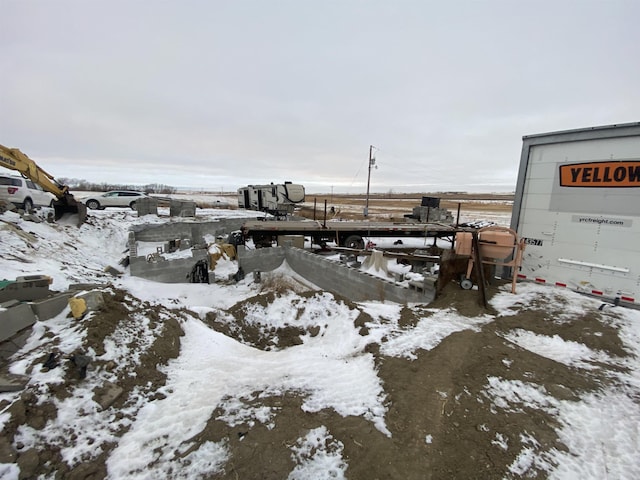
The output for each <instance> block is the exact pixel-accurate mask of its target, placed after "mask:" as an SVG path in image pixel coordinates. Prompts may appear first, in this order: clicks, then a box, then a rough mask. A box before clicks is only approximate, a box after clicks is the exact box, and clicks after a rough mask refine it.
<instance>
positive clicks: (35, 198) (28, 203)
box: [0, 175, 56, 212]
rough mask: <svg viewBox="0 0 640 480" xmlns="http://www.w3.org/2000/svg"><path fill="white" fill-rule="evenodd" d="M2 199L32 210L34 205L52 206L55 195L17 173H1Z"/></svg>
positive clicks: (0, 192)
mask: <svg viewBox="0 0 640 480" xmlns="http://www.w3.org/2000/svg"><path fill="white" fill-rule="evenodd" d="M0 199H2V200H7V201H8V202H11V203H13V204H14V205H15V206H16V207H18V208H22V209H23V210H24V211H25V212H30V211H32V210H33V207H51V206H53V202H54V201H55V200H56V197H55V195H53V194H52V193H49V192H45V191H44V190H43V189H42V187H41V186H40V185H38V184H35V183H33V182H32V181H31V180H29V179H28V178H23V177H19V176H16V175H0Z"/></svg>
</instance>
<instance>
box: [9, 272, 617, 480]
mask: <svg viewBox="0 0 640 480" xmlns="http://www.w3.org/2000/svg"><path fill="white" fill-rule="evenodd" d="M495 293H496V289H495V287H491V288H489V291H488V295H489V297H491V295H493V294H495ZM283 294H285V293H284V291H282V290H278V289H274V290H271V291H269V290H268V289H267V290H266V291H264V292H263V293H261V294H259V295H257V296H255V297H253V298H250V299H249V300H247V301H245V302H242V303H241V304H238V305H235V306H233V307H232V308H230V309H228V310H226V311H222V310H220V311H217V312H216V313H209V314H207V316H206V319H205V321H206V323H207V324H209V325H210V327H211V328H213V329H216V330H218V331H219V332H222V333H224V334H225V335H228V336H230V337H233V338H235V339H237V340H239V341H241V342H243V343H246V344H248V345H251V346H254V347H256V348H260V349H264V350H275V349H284V348H287V347H289V346H292V345H297V344H299V343H301V338H300V337H301V335H307V334H309V335H317V334H318V330H316V329H313V328H305V327H302V326H298V325H295V322H294V321H292V322H290V323H289V324H286V323H284V324H283V326H282V327H280V328H271V329H267V328H265V325H264V324H261V323H260V322H259V321H258V320H256V319H248V317H249V316H250V315H249V313H250V312H252V311H253V310H255V309H256V308H257V307H260V308H266V307H267V306H269V305H271V304H273V303H274V302H275V301H276V300H277V299H278V298H279V297H280V296H281V295H283ZM314 295H327V293H326V292H322V293H318V292H307V293H303V294H300V296H301V299H303V298H305V297H306V298H313V296H314ZM104 296H105V302H106V304H105V307H104V308H103V309H102V310H100V311H98V312H95V313H94V314H92V315H90V316H88V317H87V318H85V319H84V320H81V321H78V324H77V326H76V328H77V329H78V332H79V333H82V334H84V336H85V337H84V338H85V341H84V343H83V346H84V348H83V350H82V351H76V352H65V351H64V345H60V344H59V342H58V341H57V339H56V337H55V335H53V334H50V336H51V338H50V339H49V340H50V341H49V342H48V343H46V348H45V349H40V350H38V351H34V352H30V353H27V354H25V358H26V357H29V355H32V356H35V357H33V358H35V361H34V362H33V365H42V364H44V363H46V362H47V360H49V357H50V354H51V353H54V354H55V355H57V358H58V359H59V362H58V363H57V364H56V365H53V364H52V365H50V366H49V367H50V368H59V369H61V370H62V371H63V372H64V375H63V381H62V382H61V383H59V384H56V385H52V386H51V387H50V388H51V391H50V392H42V391H34V390H33V389H31V388H27V389H26V390H25V391H24V392H23V393H22V395H21V397H20V399H19V400H18V401H16V402H14V403H13V404H12V405H11V406H10V407H9V409H8V413H10V414H11V419H10V420H9V421H8V422H7V423H6V424H5V429H4V432H3V434H4V435H5V438H6V439H8V441H9V443H10V444H11V443H13V444H15V446H16V453H17V463H18V464H19V465H20V467H21V472H22V473H21V478H29V477H30V476H33V477H36V476H38V475H44V476H52V477H57V478H78V479H80V478H87V479H88V478H104V477H105V476H106V474H107V470H106V465H105V461H106V458H107V457H108V455H109V453H110V452H111V450H112V449H113V448H114V447H115V445H116V443H115V441H114V442H111V443H107V444H103V445H102V447H101V448H102V452H101V453H100V454H99V455H98V456H95V455H94V456H87V460H89V458H90V461H82V460H83V459H82V458H79V459H78V460H79V462H77V464H76V466H75V467H73V468H70V467H69V466H68V464H67V462H65V461H64V460H63V458H62V456H61V454H60V445H61V444H65V443H68V442H91V441H92V440H91V439H92V437H91V433H90V432H89V433H87V435H86V436H84V437H79V436H77V434H76V433H74V434H73V436H71V437H70V438H66V439H65V438H61V437H58V438H55V439H53V440H51V438H52V437H51V436H46V435H42V440H41V444H40V448H38V449H26V448H24V446H23V445H22V444H21V443H20V441H19V440H17V441H16V439H17V438H19V436H18V431H19V429H20V428H21V426H23V425H26V426H29V427H31V428H32V429H33V431H34V432H36V433H35V434H36V435H38V434H39V433H43V432H45V431H46V428H47V424H48V423H50V422H54V421H55V420H56V418H57V414H58V411H57V407H56V405H57V402H61V401H64V400H65V399H68V398H70V397H72V396H73V395H78V394H79V393H78V392H79V391H80V390H81V389H82V388H83V387H82V385H83V379H82V375H81V372H79V371H78V369H77V368H76V367H77V366H76V365H74V364H73V362H71V361H70V359H71V357H72V355H74V354H75V355H88V356H90V357H91V359H92V361H91V363H90V364H89V365H88V367H87V372H86V373H87V374H88V375H91V376H92V377H93V378H98V379H100V381H99V384H98V386H97V387H96V388H94V390H93V392H92V395H93V398H94V400H96V401H98V403H99V404H100V406H101V408H102V409H106V408H113V409H114V411H115V412H116V413H114V415H113V418H110V419H109V422H111V423H112V425H110V426H109V429H110V430H109V431H110V433H111V434H113V436H114V438H116V439H117V438H118V437H120V436H121V435H123V434H124V433H125V432H126V431H127V430H128V428H129V427H130V425H131V424H132V421H133V419H134V418H135V412H136V408H134V406H133V405H132V402H133V403H135V401H138V402H139V403H141V402H140V399H141V398H144V399H145V400H146V401H149V400H153V399H156V398H163V394H162V393H161V391H160V390H161V387H162V386H163V385H164V384H165V381H166V377H165V374H164V373H162V370H161V369H158V367H159V366H161V365H163V364H166V363H167V362H168V361H169V360H170V359H172V358H176V357H177V356H178V354H179V352H180V339H181V336H182V335H183V332H182V328H181V326H180V323H181V321H182V320H183V319H184V318H186V317H187V316H189V315H190V313H189V312H187V311H184V310H167V309H166V308H164V307H159V306H152V305H149V304H144V303H141V302H139V301H137V300H136V299H134V298H132V297H130V296H128V295H127V294H125V293H124V292H120V291H117V290H111V291H110V292H107V293H105V295H104ZM338 300H339V301H342V302H343V303H344V304H345V305H347V306H348V307H349V308H350V309H355V308H357V306H356V305H355V304H352V303H350V302H348V300H344V299H342V300H340V299H338ZM296 308H298V317H299V316H300V315H302V312H303V310H304V308H305V306H304V302H303V301H300V303H299V304H298V305H297V307H296ZM445 308H446V309H449V311H450V312H451V314H452V315H453V314H455V313H456V312H459V313H460V314H462V315H463V316H465V317H470V318H473V317H481V316H484V315H486V314H487V310H485V309H484V308H483V307H481V305H480V302H479V298H478V294H477V292H472V291H463V290H461V289H460V288H459V287H458V286H457V285H456V284H455V283H452V284H451V285H447V286H446V287H445V288H444V289H443V292H442V294H441V295H440V297H439V298H438V300H436V302H434V303H433V304H431V305H428V306H414V307H412V308H409V307H405V308H403V309H402V310H401V315H400V319H399V321H398V326H399V328H401V329H409V328H412V327H415V325H416V324H417V323H418V322H419V321H427V322H428V321H429V318H430V316H431V315H432V314H434V312H436V311H438V310H442V309H445ZM566 309H567V306H566V305H564V304H563V300H562V299H561V297H559V298H558V301H557V305H553V306H552V308H550V306H549V305H548V304H547V303H545V304H544V305H540V309H536V308H535V306H534V308H528V309H519V310H517V311H516V312H515V313H514V315H512V316H508V317H507V316H505V317H495V318H493V320H491V321H489V322H488V323H485V324H484V326H482V327H480V328H477V329H475V330H464V331H460V332H458V333H454V334H451V335H449V336H447V337H446V338H445V339H444V340H443V341H442V342H441V343H439V344H438V345H437V346H436V347H435V348H433V349H432V350H428V351H427V350H418V351H416V352H415V356H414V357H415V358H412V359H408V358H397V357H390V356H385V355H383V354H381V353H380V352H381V350H382V349H381V345H379V344H371V345H369V346H368V347H367V352H369V353H371V354H373V355H374V358H375V364H376V365H377V369H378V375H379V377H380V379H381V380H382V382H383V386H384V390H385V393H386V402H385V407H386V408H387V413H386V415H385V422H386V425H387V427H388V429H389V431H390V433H391V435H390V436H388V435H385V434H384V433H382V432H381V431H379V430H377V429H376V428H375V427H374V425H373V424H372V423H371V422H370V421H367V420H366V419H364V418H362V417H352V416H347V417H342V416H341V415H339V414H338V413H336V412H335V411H333V410H322V411H320V412H315V413H311V412H306V411H304V410H303V408H302V404H303V400H304V393H303V392H290V391H289V392H281V393H279V394H276V393H274V392H254V393H253V394H252V395H250V396H247V397H243V398H237V399H234V405H235V407H234V408H235V411H234V412H229V411H228V410H225V409H223V408H220V407H219V408H217V409H216V410H215V411H214V412H213V414H212V415H211V417H210V419H209V421H208V423H207V425H206V428H205V429H204V430H202V431H201V432H200V433H198V434H197V435H196V436H195V437H194V438H193V439H191V440H192V441H194V442H195V443H194V445H193V447H192V449H197V448H198V447H199V445H202V444H204V443H205V442H208V441H213V442H219V441H222V440H224V441H225V442H226V445H227V446H228V448H229V450H230V452H231V460H230V461H229V463H228V464H227V465H226V466H225V468H224V473H222V474H220V475H218V476H214V477H211V478H224V479H236V478H247V479H248V478H261V479H274V480H275V479H284V478H287V475H288V474H289V473H290V472H291V471H292V469H293V468H294V466H295V465H294V461H293V458H292V453H291V452H292V450H291V448H292V446H293V445H294V444H295V442H296V441H297V439H299V438H301V437H302V436H304V434H305V432H308V431H309V430H312V429H315V428H326V429H327V430H328V431H329V432H330V433H331V437H330V438H331V441H330V442H329V444H327V445H325V447H326V448H327V449H329V450H330V449H341V450H342V458H343V459H344V461H345V462H347V463H348V468H347V470H346V476H347V478H351V479H367V480H369V479H376V478H379V479H389V478H391V479H403V480H405V479H416V480H417V479H420V480H423V479H429V478H433V479H447V478H483V479H487V478H505V477H507V478H509V477H515V476H516V475H513V474H511V473H510V472H509V466H510V465H511V464H512V463H513V462H514V460H515V459H516V456H517V455H518V453H519V452H520V451H521V450H522V448H525V447H529V448H532V449H534V450H536V451H539V452H544V451H548V450H549V449H551V448H555V449H560V450H561V449H563V445H562V444H561V443H560V442H559V440H558V437H557V435H556V433H555V431H554V427H556V426H557V425H556V424H555V420H554V417H553V416H552V415H550V414H549V413H548V412H545V410H543V409H539V408H530V407H527V406H526V405H523V406H521V407H519V408H508V407H507V406H504V408H503V407H500V406H496V404H495V403H494V402H492V401H491V400H490V396H489V392H488V389H490V386H491V382H499V381H503V380H513V381H522V382H531V383H533V384H536V385H539V386H541V387H543V388H544V389H545V391H546V392H547V394H549V395H551V396H553V397H554V398H556V399H559V400H576V399H577V398H578V395H579V394H581V393H584V392H588V391H593V390H596V389H598V388H601V387H602V386H603V385H605V384H606V383H608V382H611V381H612V380H611V378H610V377H605V376H603V375H602V374H600V373H598V372H599V370H598V369H593V370H589V371H588V372H587V373H585V371H583V370H579V369H576V368H574V367H570V366H567V365H564V364H561V363H558V362H555V361H553V360H550V359H548V358H545V357H541V356H539V355H536V354H534V353H532V352H530V351H527V350H523V349H521V348H519V347H518V346H517V345H515V344H514V343H512V342H510V341H509V340H507V339H506V338H505V335H506V334H507V333H508V332H513V331H514V330H517V329H518V328H521V327H524V326H526V329H527V330H528V331H530V332H535V333H538V334H544V335H548V336H553V335H558V336H560V337H562V338H563V339H564V340H566V341H576V342H580V343H583V344H585V345H587V346H588V347H590V348H592V349H595V350H600V351H605V352H608V353H609V354H610V355H612V356H618V357H621V356H624V355H625V354H626V352H625V351H624V349H623V347H622V343H621V342H620V339H619V338H618V336H617V333H616V330H615V329H614V328H613V327H612V326H608V325H607V324H606V323H605V322H603V321H602V319H601V318H600V316H599V313H598V312H597V311H596V312H593V313H591V314H584V315H566ZM141 315H143V316H144V318H145V319H147V320H145V321H144V322H141V321H139V319H140V316H141ZM354 318H355V321H354V324H355V327H357V328H360V331H361V335H367V333H368V327H367V324H369V323H370V322H371V318H370V317H369V316H368V315H367V314H366V313H364V312H360V313H359V315H357V316H355V317H354ZM384 342H385V339H383V340H382V344H384ZM114 343H115V344H118V349H119V350H122V354H121V356H120V357H118V358H109V359H106V358H102V357H104V355H105V352H106V351H107V348H106V346H107V345H110V346H111V347H113V345H114ZM34 370H35V368H34ZM159 389H160V390H159ZM43 399H44V400H43ZM105 399H106V400H105ZM132 399H133V400H132ZM135 399H137V400H135ZM265 406H266V407H268V408H269V410H270V412H272V413H271V416H270V417H269V418H268V419H266V420H264V421H257V420H256V417H255V415H250V414H249V415H243V414H242V413H241V412H242V411H247V412H252V411H255V410H256V409H259V408H261V407H265ZM227 408H229V407H227ZM230 416H232V417H233V418H234V420H233V421H229V417H230ZM523 432H525V433H524V434H523ZM534 437H535V439H536V442H535V443H533V442H532V441H531V438H534ZM5 447H7V445H5ZM7 448H8V447H7ZM0 450H2V449H0ZM5 450H6V448H5ZM9 450H10V448H9ZM189 451H190V450H188V451H185V452H181V453H180V455H181V456H183V457H184V456H187V455H188V454H189ZM4 455H5V457H4V458H2V459H0V460H2V461H4V462H11V461H14V459H12V458H11V455H10V454H9V455H7V454H4ZM528 474H532V471H530V472H528ZM533 475H535V469H534V470H533ZM538 476H540V477H542V476H543V473H539V474H538Z"/></svg>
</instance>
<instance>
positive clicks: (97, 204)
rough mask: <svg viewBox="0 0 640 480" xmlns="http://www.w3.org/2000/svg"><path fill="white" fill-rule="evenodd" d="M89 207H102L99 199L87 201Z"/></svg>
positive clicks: (93, 208)
mask: <svg viewBox="0 0 640 480" xmlns="http://www.w3.org/2000/svg"><path fill="white" fill-rule="evenodd" d="M87 208H90V209H91V210H98V209H99V208H100V202H98V201H97V200H89V201H88V202H87Z"/></svg>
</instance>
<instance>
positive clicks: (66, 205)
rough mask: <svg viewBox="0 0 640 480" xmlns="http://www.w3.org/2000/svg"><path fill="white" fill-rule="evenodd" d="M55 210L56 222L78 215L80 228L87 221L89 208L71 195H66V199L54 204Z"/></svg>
mask: <svg viewBox="0 0 640 480" xmlns="http://www.w3.org/2000/svg"><path fill="white" fill-rule="evenodd" d="M53 210H54V211H55V219H56V220H60V219H61V218H62V217H64V216H67V215H74V214H76V215H78V226H80V225H82V224H83V223H84V222H86V221H87V207H86V206H85V204H84V203H82V202H78V201H77V200H76V199H75V198H74V197H73V195H71V194H70V193H65V195H64V197H62V198H60V199H59V200H57V201H55V202H53Z"/></svg>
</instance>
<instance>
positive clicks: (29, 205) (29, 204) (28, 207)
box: [24, 198, 33, 213]
mask: <svg viewBox="0 0 640 480" xmlns="http://www.w3.org/2000/svg"><path fill="white" fill-rule="evenodd" d="M24 211H25V212H27V213H31V212H33V201H32V200H31V199H30V198H25V199H24Z"/></svg>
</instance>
